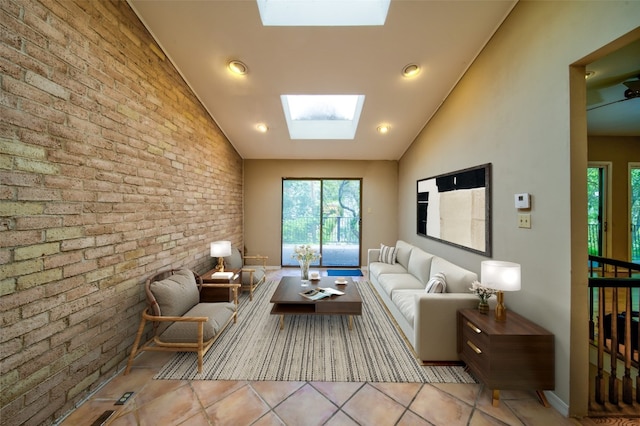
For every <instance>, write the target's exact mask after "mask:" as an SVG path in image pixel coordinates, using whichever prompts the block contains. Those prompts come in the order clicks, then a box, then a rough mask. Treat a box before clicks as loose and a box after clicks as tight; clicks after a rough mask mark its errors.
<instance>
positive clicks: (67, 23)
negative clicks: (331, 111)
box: [0, 0, 243, 425]
mask: <svg viewBox="0 0 640 426" xmlns="http://www.w3.org/2000/svg"><path fill="white" fill-rule="evenodd" d="M0 11H1V15H0V39H1V42H2V43H1V44H0V50H1V54H0V69H1V71H2V72H1V74H0V87H1V93H0V119H1V120H0V123H1V124H0V184H1V186H0V295H1V297H0V315H1V320H0V324H1V327H2V330H1V333H0V358H1V364H0V368H1V379H0V380H1V383H0V387H1V388H2V392H1V402H2V412H1V416H0V419H1V422H2V424H3V425H4V424H48V423H52V422H53V421H54V419H57V418H60V417H61V416H62V415H64V414H65V413H66V412H68V411H69V410H71V409H72V408H73V406H74V404H76V403H77V402H79V401H81V400H82V399H83V398H84V397H86V396H87V394H88V393H89V392H91V391H92V390H94V389H95V388H96V387H97V386H99V385H100V384H101V383H103V382H104V381H106V380H107V379H109V378H110V377H111V376H113V375H114V374H115V373H116V372H117V371H118V369H119V368H121V367H122V366H123V365H124V363H125V361H126V356H127V353H128V352H129V350H130V347H131V344H132V343H133V339H134V334H135V331H136V328H137V325H138V321H139V317H140V312H141V311H142V309H143V307H144V297H143V291H142V285H141V284H142V283H143V281H144V279H145V278H146V277H147V276H149V275H151V274H152V273H154V272H155V271H157V270H159V269H163V268H168V267H170V266H171V267H177V266H187V267H190V268H192V269H195V270H197V271H199V272H202V271H204V270H207V269H209V267H210V266H211V265H212V259H211V258H210V257H209V248H208V244H209V242H210V241H213V240H216V239H222V238H224V239H230V240H231V241H232V242H233V243H234V245H241V244H242V208H243V205H242V196H243V194H242V191H243V188H242V159H241V158H240V157H239V155H238V154H237V152H236V151H235V150H234V149H233V147H232V146H231V145H230V144H229V142H228V141H227V140H226V138H225V137H224V136H223V135H222V133H221V132H220V130H219V129H218V128H217V126H216V125H215V123H214V122H213V120H212V119H211V118H210V117H209V116H208V115H207V113H206V111H205V110H204V108H202V106H201V105H200V104H199V103H198V101H197V99H196V98H195V97H194V96H193V94H192V93H191V92H190V90H189V89H188V87H187V86H186V84H185V83H184V82H183V81H182V80H181V78H180V76H179V74H178V73H177V72H176V70H175V69H174V68H173V67H172V65H171V64H170V62H169V61H168V60H167V58H165V57H164V55H163V54H162V52H161V50H160V49H159V48H158V46H157V45H156V44H155V43H154V42H153V39H152V38H151V36H150V35H149V34H148V33H147V31H146V30H145V29H144V26H143V25H142V24H141V23H140V22H139V21H138V19H137V17H136V16H135V14H134V13H133V12H132V11H131V9H130V8H129V6H128V4H127V3H126V2H124V1H115V0H113V1H106V0H101V1H97V0H96V1H86V0H77V1H72V0H41V1H36V0H16V1H14V0H0Z"/></svg>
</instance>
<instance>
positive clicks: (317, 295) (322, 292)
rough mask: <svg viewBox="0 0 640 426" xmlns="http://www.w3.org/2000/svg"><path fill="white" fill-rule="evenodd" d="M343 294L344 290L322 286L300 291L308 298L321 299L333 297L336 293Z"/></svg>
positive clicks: (337, 294)
mask: <svg viewBox="0 0 640 426" xmlns="http://www.w3.org/2000/svg"><path fill="white" fill-rule="evenodd" d="M343 294H344V292H343V291H340V290H336V289H335V288H322V287H318V288H311V289H309V290H306V291H303V292H302V293H300V295H301V296H303V297H306V298H307V299H310V300H320V299H323V298H325V297H331V296H334V295H335V296H341V295H343Z"/></svg>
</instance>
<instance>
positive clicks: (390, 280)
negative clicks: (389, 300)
mask: <svg viewBox="0 0 640 426" xmlns="http://www.w3.org/2000/svg"><path fill="white" fill-rule="evenodd" d="M378 282H379V283H380V286H381V287H382V289H383V290H384V291H385V292H386V293H387V294H388V295H389V296H392V295H393V292H394V291H395V290H400V289H402V290H405V289H406V290H422V291H423V292H424V284H422V282H421V281H420V280H419V279H417V278H416V277H414V276H413V275H411V274H407V273H404V274H383V275H380V276H379V277H378Z"/></svg>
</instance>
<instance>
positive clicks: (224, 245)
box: [211, 241, 231, 272]
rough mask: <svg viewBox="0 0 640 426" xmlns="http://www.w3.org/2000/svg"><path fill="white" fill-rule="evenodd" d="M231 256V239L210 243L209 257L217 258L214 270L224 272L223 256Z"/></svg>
mask: <svg viewBox="0 0 640 426" xmlns="http://www.w3.org/2000/svg"><path fill="white" fill-rule="evenodd" d="M225 256H231V241H214V242H212V243H211V257H217V258H218V265H217V266H216V268H215V269H216V271H218V272H224V257H225Z"/></svg>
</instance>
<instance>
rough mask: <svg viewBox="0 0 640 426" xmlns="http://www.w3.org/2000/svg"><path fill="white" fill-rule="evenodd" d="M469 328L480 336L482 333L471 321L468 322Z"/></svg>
mask: <svg viewBox="0 0 640 426" xmlns="http://www.w3.org/2000/svg"><path fill="white" fill-rule="evenodd" d="M467 326H468V327H469V328H470V329H472V330H473V331H475V332H476V333H478V334H480V333H482V330H480V329H479V328H478V327H476V326H475V325H474V324H473V323H472V322H471V321H467Z"/></svg>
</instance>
